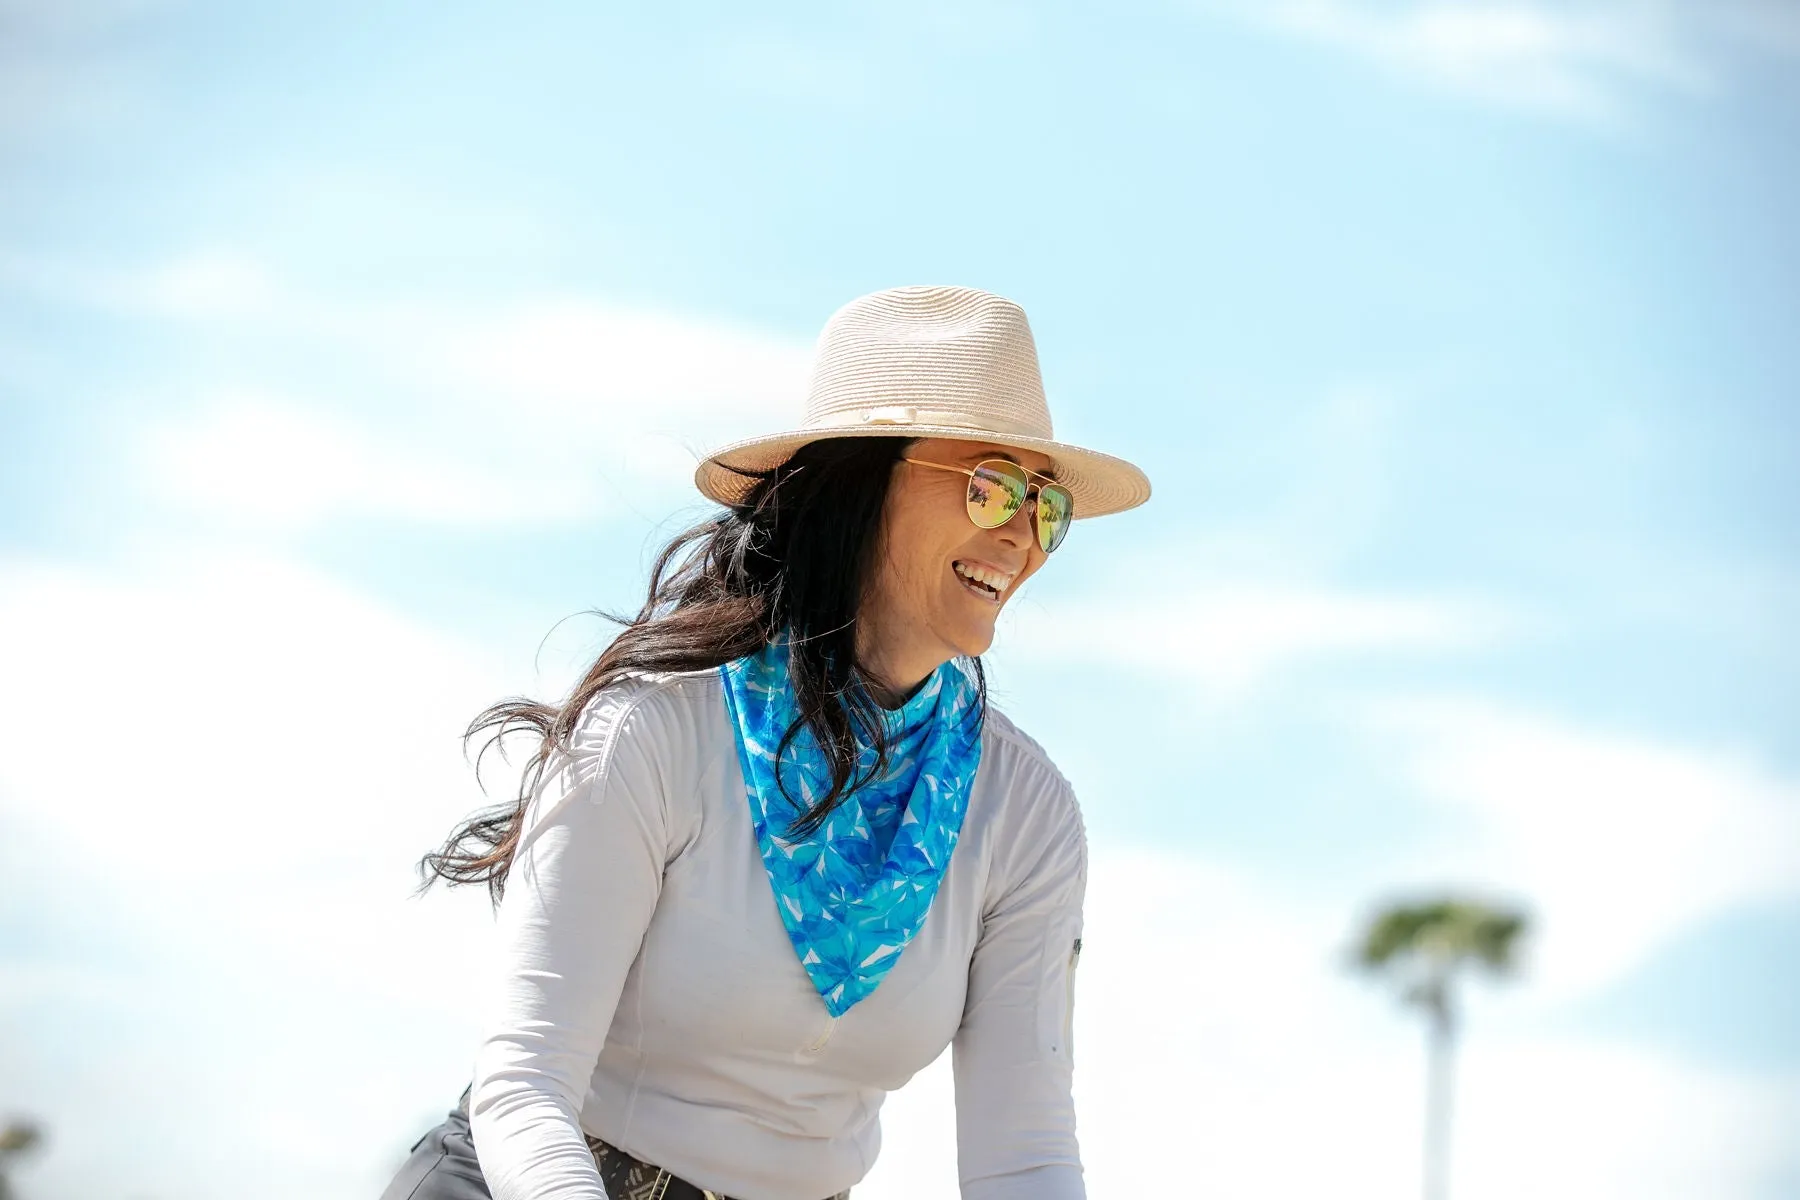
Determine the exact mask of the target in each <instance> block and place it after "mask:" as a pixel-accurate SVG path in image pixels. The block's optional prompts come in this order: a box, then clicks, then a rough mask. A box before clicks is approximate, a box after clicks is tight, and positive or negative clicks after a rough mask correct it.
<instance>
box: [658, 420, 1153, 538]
mask: <svg viewBox="0 0 1800 1200" xmlns="http://www.w3.org/2000/svg"><path fill="white" fill-rule="evenodd" d="M844 437H901V438H949V439H952V440H954V441H959V442H985V443H988V444H990V445H995V446H1010V447H1013V448H1014V449H1019V450H1035V451H1037V452H1038V453H1040V454H1043V455H1045V456H1046V457H1048V458H1049V459H1050V463H1051V473H1052V474H1053V475H1055V477H1056V482H1058V483H1060V484H1061V485H1063V486H1064V487H1066V488H1068V489H1069V495H1070V496H1072V497H1073V498H1074V500H1075V505H1074V507H1075V519H1076V520H1080V519H1082V518H1083V517H1104V516H1108V515H1110V514H1112V513H1118V512H1124V511H1125V510H1126V509H1129V508H1136V507H1137V506H1138V505H1140V504H1142V503H1144V501H1146V500H1148V499H1150V480H1149V479H1148V477H1146V476H1145V475H1144V473H1143V472H1142V471H1140V470H1139V469H1138V468H1137V467H1135V466H1133V465H1132V464H1130V463H1128V462H1126V461H1125V460H1124V459H1122V458H1114V457H1113V456H1112V455H1110V454H1102V453H1101V452H1100V451H1098V450H1087V449H1084V448H1082V447H1080V446H1071V445H1069V444H1068V443H1066V442H1057V441H1052V440H1051V439H1049V438H1034V437H1017V436H1009V435H1006V434H999V433H995V432H993V431H992V430H987V429H963V428H957V427H955V426H944V425H881V426H876V427H853V428H847V429H830V428H826V429H801V430H795V431H793V432H791V433H775V434H768V435H766V436H764V437H757V438H749V439H747V440H745V441H741V442H734V443H732V444H731V445H729V446H726V447H724V448H723V449H720V450H718V451H715V452H714V453H713V454H711V455H710V456H708V457H707V458H706V460H705V461H703V462H702V463H701V464H700V466H699V467H698V468H697V469H696V470H695V471H694V486H695V487H697V488H699V489H700V492H701V494H702V495H704V496H706V497H707V498H708V499H709V500H715V501H717V502H718V503H720V504H724V505H728V506H729V505H735V504H739V503H742V501H743V499H744V497H745V496H746V495H747V494H748V493H749V491H750V489H751V488H752V487H753V486H755V484H756V480H755V479H754V478H749V477H746V476H744V475H741V474H739V473H738V472H740V471H768V470H772V469H773V468H775V467H778V466H780V465H781V464H782V463H784V462H786V461H787V460H788V459H789V457H791V456H792V455H793V453H794V451H796V450H798V449H799V448H800V447H802V446H804V445H806V444H807V443H808V442H816V441H819V440H821V439H824V438H844Z"/></svg>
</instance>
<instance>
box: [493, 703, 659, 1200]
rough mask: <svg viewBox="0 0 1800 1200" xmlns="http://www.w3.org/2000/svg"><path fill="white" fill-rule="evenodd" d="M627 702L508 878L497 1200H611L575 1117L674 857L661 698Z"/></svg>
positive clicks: (553, 773)
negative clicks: (669, 854)
mask: <svg viewBox="0 0 1800 1200" xmlns="http://www.w3.org/2000/svg"><path fill="white" fill-rule="evenodd" d="M621 691H623V692H624V694H623V695H618V694H613V693H611V692H607V693H602V694H601V696H600V698H598V699H597V700H596V701H595V705H594V707H593V708H592V709H590V710H589V712H588V714H587V715H586V716H584V718H583V720H582V724H581V725H580V727H579V728H578V730H577V733H576V736H575V738H574V739H572V742H571V753H569V754H568V755H561V754H559V755H556V756H555V757H553V758H552V760H551V761H550V763H548V764H547V766H546V770H545V782H544V784H543V785H542V787H541V788H540V790H539V793H538V795H537V797H536V799H535V800H534V803H533V805H532V809H531V812H530V814H529V816H528V817H527V821H528V826H527V831H526V833H525V834H524V836H523V837H522V838H521V841H520V845H519V848H518V851H517V853H516V854H515V856H514V859H513V863H512V869H511V871H510V873H509V874H508V876H507V882H506V896H505V899H504V900H503V901H502V902H501V905H500V912H499V920H498V932H499V950H498V956H497V958H498V961H497V967H498V979H497V980H496V987H495V990H494V991H493V993H492V995H491V998H490V1000H489V1005H488V1009H487V1013H486V1018H485V1021H484V1029H483V1039H482V1043H481V1047H480V1049H479V1051H478V1052H477V1055H476V1060H475V1079H474V1088H473V1092H472V1093H471V1095H470V1098H469V1126H470V1135H471V1138H472V1140H473V1141H474V1143H475V1153H476V1157H477V1158H479V1159H480V1160H481V1169H482V1174H483V1175H484V1176H485V1177H486V1179H487V1183H488V1189H489V1191H490V1193H491V1194H492V1196H493V1198H494V1200H606V1191H605V1189H604V1187H603V1186H602V1185H601V1182H600V1173H599V1171H598V1170H597V1169H596V1168H595V1166H594V1159H593V1155H592V1153H591V1152H590V1151H589V1150H588V1147H587V1141H586V1138H585V1137H584V1136H583V1134H582V1132H581V1126H580V1118H579V1114H580V1111H581V1105H582V1101H583V1099H584V1098H585V1097H586V1095H587V1091H588V1086H589V1083H590V1081H591V1079H592V1076H593V1072H594V1064H595V1062H596V1060H597V1059H598V1058H599V1056H600V1050H601V1047H602V1045H603V1044H604V1043H605V1040H606V1032H607V1029H608V1027H609V1026H611V1024H612V1019H613V1011H614V1009H615V1008H616V1007H617V1005H618V1001H619V994H620V991H621V990H622V989H623V987H624V984H625V976H626V974H627V972H628V971H629V970H630V968H631V964H632V962H633V961H634V960H635V959H636V957H637V953H638V947H639V945H640V944H641V942H642V940H643V935H644V930H645V929H646V928H647V927H648V925H649V923H650V916H651V913H652V912H653V911H654V909H655V907H656V900H657V896H658V895H659V894H660V892H661V888H662V874H663V866H664V863H665V861H666V857H667V847H668V845H669V843H670V838H669V833H668V806H667V803H666V800H667V796H666V791H667V789H666V788H665V787H664V776H663V767H662V764H663V763H665V762H668V761H670V759H669V758H668V754H669V753H670V750H671V747H669V746H666V745H664V742H665V741H666V740H667V739H666V735H665V732H664V727H663V723H662V722H659V721H657V720H656V712H655V708H656V706H655V705H654V704H644V703H642V702H643V701H644V700H647V699H649V698H651V697H653V696H654V695H655V693H654V691H645V690H643V689H641V688H630V689H621Z"/></svg>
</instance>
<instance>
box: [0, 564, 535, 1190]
mask: <svg viewBox="0 0 1800 1200" xmlns="http://www.w3.org/2000/svg"><path fill="white" fill-rule="evenodd" d="M0 661H4V662H5V663H6V664H7V671H6V676H7V679H6V687H5V688H4V689H0V826H4V828H6V830H7V831H8V841H7V851H6V853H5V857H6V858H7V859H8V862H7V869H8V872H9V877H11V878H14V879H15V880H22V881H24V883H23V885H22V889H21V894H22V895H23V894H29V895H30V897H31V900H30V903H31V905H32V909H31V912H30V914H29V915H28V916H27V914H25V913H23V912H21V913H19V914H17V915H18V916H20V917H26V919H27V920H28V925H27V928H38V929H40V931H41V932H42V934H43V936H42V937H41V938H34V939H33V941H32V942H30V943H27V947H32V946H35V948H25V949H18V950H14V951H13V953H12V954H11V955H9V959H11V961H9V963H8V966H7V970H6V972H5V974H6V976H7V977H8V979H9V980H10V981H11V982H10V983H9V985H8V987H7V988H6V989H5V990H4V993H3V994H0V1026H4V1027H5V1028H6V1029H7V1030H9V1031H10V1032H8V1033H7V1034H5V1035H4V1036H0V1043H10V1044H11V1045H12V1051H11V1052H10V1053H9V1054H8V1055H7V1056H6V1057H7V1058H8V1060H9V1061H8V1062H7V1070H6V1075H7V1079H8V1093H9V1103H10V1104H13V1105H16V1106H19V1107H21V1108H28V1109H29V1110H30V1111H31V1112H33V1113H34V1114H35V1115H36V1116H38V1117H39V1118H41V1119H42V1120H44V1121H45V1122H46V1124H47V1125H48V1126H49V1128H50V1129H51V1131H52V1142H51V1144H50V1148H49V1150H48V1151H47V1152H46V1154H45V1155H44V1157H43V1161H42V1162H41V1163H40V1164H34V1165H33V1166H32V1167H30V1168H29V1174H24V1175H23V1177H22V1179H21V1186H22V1187H29V1188H30V1189H31V1190H30V1194H31V1195H34V1196H44V1197H46V1198H48V1200H54V1198H56V1197H75V1196H80V1195H97V1194H108V1193H116V1192H118V1191H119V1189H120V1188H121V1187H122V1186H129V1187H130V1188H131V1189H133V1194H137V1195H177V1194H186V1195H216V1196H219V1197H225V1196H229V1195H232V1194H235V1191H236V1190H241V1189H237V1187H236V1185H235V1184H233V1183H232V1182H231V1180H232V1178H233V1175H232V1171H233V1170H238V1171H240V1172H254V1171H259V1170H263V1169H266V1166H267V1164H268V1163H269V1162H277V1161H279V1162H283V1163H286V1164H288V1166H285V1167H284V1168H283V1171H282V1172H281V1173H280V1175H281V1180H282V1182H280V1183H279V1184H270V1185H269V1186H268V1187H262V1191H263V1192H264V1193H266V1194H269V1195H271V1196H277V1195H291V1196H294V1197H299V1196H303V1195H317V1194H320V1193H321V1192H322V1193H325V1194H346V1195H348V1194H355V1193H357V1192H365V1193H368V1194H374V1193H376V1192H378V1191H379V1187H380V1182H379V1181H378V1180H377V1178H376V1177H377V1176H378V1175H380V1174H381V1173H382V1172H383V1171H391V1169H392V1167H393V1166H394V1164H395V1162H397V1159H395V1158H393V1155H394V1154H395V1153H396V1151H401V1152H403V1151H404V1147H405V1143H406V1142H407V1141H410V1140H411V1138H410V1136H408V1137H405V1138H402V1137H401V1131H402V1130H403V1129H405V1128H406V1127H407V1126H408V1125H409V1124H411V1123H413V1122H416V1121H417V1120H420V1119H423V1118H425V1117H426V1116H428V1115H429V1113H430V1112H431V1110H432V1109H435V1108H441V1107H442V1105H443V1104H444V1103H445V1101H443V1100H442V1099H441V1098H440V1097H433V1096H431V1095H430V1094H429V1090H430V1088H431V1085H432V1083H433V1081H436V1083H437V1085H438V1088H439V1092H440V1095H441V1094H442V1093H444V1092H445V1090H446V1089H447V1095H448V1097H449V1099H454V1096H455V1094H456V1090H457V1088H458V1087H460V1084H455V1085H454V1086H452V1085H453V1083H454V1081H455V1080H457V1079H458V1078H459V1077H460V1076H464V1075H466V1072H467V1064H468V1062H469V1061H470V1060H471V1057H472V1052H473V1046H474V1034H475V1030H474V1029H473V1028H472V1025H471V1015H470V1007H469V999H470V998H469V996H468V995H467V994H465V993H464V991H463V989H464V987H465V986H467V985H466V980H468V979H470V978H473V977H477V976H478V974H479V963H480V961H481V958H482V955H483V953H484V946H485V941H484V938H485V935H486V930H487V928H488V923H487V921H486V919H485V914H486V907H485V897H483V896H480V895H478V894H473V893H471V892H463V893H458V894H455V895H454V896H450V897H447V896H445V895H443V894H442V893H441V892H439V893H434V894H433V895H432V896H431V897H430V898H428V900H427V901H426V902H423V903H415V902H413V901H412V900H411V899H410V898H409V891H410V889H411V887H412V886H413V884H414V883H415V882H416V877H415V876H414V875H413V873H412V863H413V862H414V861H415V860H416V859H417V857H418V856H419V855H420V854H421V853H423V852H424V851H425V850H426V849H428V848H430V847H432V846H434V845H435V844H436V843H437V842H438V841H439V840H440V839H441V838H442V836H443V835H444V834H445V833H446V832H447V831H448V830H449V828H450V826H451V825H452V824H453V823H454V821H455V820H457V819H460V818H461V817H462V816H463V815H465V814H466V813H468V812H469V811H472V810H473V809H475V808H477V807H479V806H481V805H482V804H484V803H486V802H487V801H486V800H485V799H484V798H483V797H482V796H481V794H480V793H479V792H478V791H477V790H476V789H475V788H474V787H473V785H472V777H471V775H470V772H469V771H468V769H467V768H466V767H465V766H464V765H463V761H462V757H461V753H460V747H459V745H458V740H457V739H458V735H459V734H460V732H461V730H462V728H463V726H464V725H465V724H466V723H467V721H468V719H469V717H470V716H471V715H473V713H474V712H475V711H477V710H478V709H479V708H481V707H482V706H484V705H486V704H488V703H490V702H492V701H493V700H495V699H497V698H498V697H499V696H501V695H503V694H506V693H507V692H511V691H520V690H526V691H536V690H538V689H537V688H536V687H534V686H533V681H532V680H530V679H529V678H523V677H521V676H522V675H524V674H525V673H524V672H522V671H512V672H509V671H507V670H505V669H503V668H501V667H500V666H499V665H497V664H496V663H495V662H494V661H492V660H489V659H487V658H486V657H485V656H484V655H482V654H481V653H480V652H478V651H476V650H474V649H472V648H470V647H468V646H466V645H462V644H459V643H457V642H456V641H454V640H452V639H448V638H446V637H444V636H442V635H440V634H437V633H434V632H432V631H430V630H428V629H425V628H422V627H420V626H419V625H418V624H417V623H416V622H413V621H410V620H407V619H404V618H402V617H400V616H399V615H397V614H395V613H393V612H391V611H389V610H387V609H386V608H384V607H383V606H382V605H379V604H377V603H374V602H372V601H370V600H369V599H368V598H366V597H364V596H361V595H359V594H357V593H356V592H354V591H352V590H349V589H346V588H344V587H342V586H340V585H338V584H336V583H334V582H333V581H331V580H329V579H327V578H324V577H321V576H319V575H318V574H316V573H314V572H311V571H308V570H305V569H303V568H299V567H296V566H294V565H293V564H291V563H286V562H282V561H279V560H273V559H267V558H256V557H242V556H237V557H230V558H221V557H219V556H217V555H214V554H210V553H200V554H194V553H187V552H184V551H182V550H181V549H180V548H179V547H172V546H166V545H162V546H156V547H152V548H148V551H147V553H146V555H145V558H144V561H143V562H141V563H138V564H135V565H130V566H127V567H123V568H118V569H112V570H106V571H84V570H73V569H68V568H62V567H56V566H50V565H43V564H32V563H25V562H17V561H15V562H9V563H5V564H3V569H0ZM509 675H511V676H512V678H510V679H509V678H508V676H509ZM509 684H510V685H511V686H508V685H509ZM496 765H497V764H493V763H490V769H489V771H488V773H487V774H488V777H489V781H490V784H491V785H493V786H494V795H495V798H498V797H500V796H502V795H504V794H505V789H506V772H505V771H504V770H503V769H502V770H495V769H493V768H494V766H496ZM27 848H29V857H28V858H19V857H18V856H19V855H21V854H24V853H26V851H27ZM20 902H21V903H23V901H22V900H21V901H20ZM63 928H67V929H71V930H73V931H75V933H76V934H78V935H79V936H72V937H69V938H65V937H63V936H61V935H60V934H58V933H57V931H58V930H60V929H63ZM20 959H23V960H24V961H20ZM27 1029H29V1031H30V1032H29V1036H26V1035H25V1030H27ZM177 1114H179V1116H177ZM309 1130H310V1131H312V1132H316V1133H317V1134H318V1135H319V1136H320V1137H321V1138H322V1139H323V1140H322V1141H321V1142H320V1143H319V1145H318V1146H315V1147H314V1157H315V1158H316V1159H317V1161H312V1162H309V1161H307V1160H305V1159H303V1158H296V1157H293V1156H292V1155H290V1154H289V1150H290V1149H291V1147H289V1146H288V1144H287V1142H288V1140H291V1139H292V1138H293V1137H294V1136H296V1134H297V1132H305V1131H309ZM122 1131H123V1132H122ZM414 1136H416V1135H414ZM140 1138H141V1139H143V1142H142V1144H140V1142H139V1140H138V1139H140ZM121 1139H122V1140H121ZM233 1163H236V1166H235V1167H234V1166H232V1164H233ZM201 1165H204V1169H205V1171H206V1172H207V1173H208V1174H207V1175H206V1178H204V1179H201V1178H199V1177H197V1176H198V1168H200V1167H201ZM295 1172H297V1173H295ZM244 1177H247V1176H246V1175H244V1174H242V1173H240V1174H239V1175H237V1178H238V1179H241V1178H244ZM126 1181H129V1184H127V1182H126ZM259 1186H261V1185H259ZM284 1188H285V1189H289V1190H286V1191H283V1190H282V1189H284ZM271 1189H273V1190H271Z"/></svg>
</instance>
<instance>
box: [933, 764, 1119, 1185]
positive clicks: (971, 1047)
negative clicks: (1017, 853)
mask: <svg viewBox="0 0 1800 1200" xmlns="http://www.w3.org/2000/svg"><path fill="white" fill-rule="evenodd" d="M1032 815H1033V817H1034V818H1035V819H1034V820H1031V821H1028V822H1026V823H1025V824H1024V826H1023V828H1022V830H1021V840H1020V842H1019V843H1018V844H1019V845H1021V846H1022V847H1030V848H1031V849H1030V850H1029V851H1028V852H1027V858H1026V861H1027V863H1028V866H1027V868H1026V870H1025V873H1024V875H1023V878H1022V879H1021V880H1020V881H1019V882H1018V883H1016V884H1015V885H1014V886H1013V887H1012V888H1011V890H1009V891H1008V892H1007V893H1006V894H1005V895H1004V896H1002V898H1001V899H1000V901H999V902H998V903H997V904H996V906H995V907H994V909H993V911H991V912H989V913H987V914H985V915H984V917H983V920H982V931H981V937H980V940H979V941H978V942H977V943H976V946H975V954H974V958H973V960H972V961H971V963H970V966H969V994H968V999H967V1001H966V1002H965V1004H964V1008H963V1021H962V1026H961V1028H959V1029H958V1030H957V1034H956V1040H955V1042H954V1043H953V1045H954V1050H953V1052H952V1053H953V1062H954V1071H955V1075H956V1141H957V1170H958V1174H959V1176H960V1178H961V1181H962V1195H963V1200H1084V1197H1085V1196H1086V1194H1087V1193H1086V1190H1085V1187H1084V1185H1083V1183H1082V1178H1081V1152H1080V1150H1079V1148H1078V1147H1077V1146H1076V1142H1075V1105H1074V1100H1073V1097H1072V1096H1071V1092H1070V1089H1071V1085H1072V1082H1073V1057H1072V1052H1071V1046H1070V1034H1071V1031H1072V1026H1073V1018H1074V1010H1073V1004H1074V970H1075V955H1076V951H1077V941H1078V939H1079V938H1080V937H1081V906H1082V900H1083V898H1084V895H1085V892H1086V888H1087V839H1086V836H1085V834H1084V833H1083V830H1082V826H1081V816H1080V812H1079V810H1078V809H1077V808H1076V807H1075V801H1074V798H1073V797H1072V796H1070V795H1068V794H1067V792H1066V791H1063V792H1062V794H1060V795H1053V796H1046V797H1043V798H1042V799H1041V800H1039V801H1036V802H1034V803H1033V805H1032Z"/></svg>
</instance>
